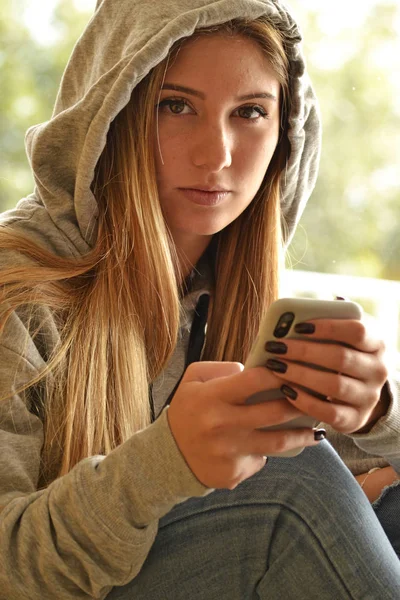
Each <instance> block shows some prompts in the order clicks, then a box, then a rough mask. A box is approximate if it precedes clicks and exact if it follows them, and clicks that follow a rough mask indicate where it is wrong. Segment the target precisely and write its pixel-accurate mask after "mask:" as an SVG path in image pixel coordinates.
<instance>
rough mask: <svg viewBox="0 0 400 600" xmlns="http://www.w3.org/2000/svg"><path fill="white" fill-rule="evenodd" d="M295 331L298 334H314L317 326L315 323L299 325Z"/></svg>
mask: <svg viewBox="0 0 400 600" xmlns="http://www.w3.org/2000/svg"><path fill="white" fill-rule="evenodd" d="M294 330H295V332H296V333H314V331H315V325H313V323H297V325H295V328H294Z"/></svg>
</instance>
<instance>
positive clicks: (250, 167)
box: [236, 135, 278, 188]
mask: <svg viewBox="0 0 400 600" xmlns="http://www.w3.org/2000/svg"><path fill="white" fill-rule="evenodd" d="M277 142H278V136H277V135H276V136H268V137H267V138H265V137H262V138H261V139H258V140H254V139H252V140H251V142H250V143H242V144H241V146H240V147H239V148H238V151H237V156H236V165H237V167H238V169H239V170H240V176H241V178H242V179H243V180H246V181H247V182H248V183H253V185H255V186H256V187H257V188H258V187H259V185H261V182H262V180H263V178H264V175H265V173H266V171H267V169H268V165H269V163H270V162H271V159H272V156H273V154H274V152H275V148H276V146H277Z"/></svg>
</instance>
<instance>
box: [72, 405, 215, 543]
mask: <svg viewBox="0 0 400 600" xmlns="http://www.w3.org/2000/svg"><path fill="white" fill-rule="evenodd" d="M167 412H168V407H166V408H165V409H164V410H163V412H162V413H161V415H160V416H159V417H158V419H156V421H154V423H152V424H151V425H149V426H148V427H146V428H145V429H143V430H141V431H139V432H137V433H136V434H134V435H133V436H132V437H131V438H130V439H128V440H127V441H126V442H124V443H123V444H121V446H119V447H118V448H116V449H115V450H113V451H112V452H111V453H110V454H108V455H107V456H106V457H104V456H96V457H92V458H90V459H86V460H85V461H82V462H81V463H80V464H79V465H77V471H78V473H76V475H77V476H78V478H79V487H80V491H81V495H82V497H83V498H82V499H84V503H85V504H87V506H88V508H89V507H90V511H91V514H93V515H97V520H98V522H99V521H100V520H101V525H102V527H105V528H107V529H108V528H109V529H110V530H112V532H113V534H114V535H117V536H118V537H119V538H120V539H121V540H125V541H127V542H129V541H131V540H132V539H133V535H135V540H136V542H137V541H138V537H137V536H138V533H139V531H138V530H142V531H143V534H144V532H145V530H146V528H147V527H148V526H149V525H151V524H155V523H156V521H157V520H158V519H160V518H161V517H163V516H164V515H165V514H166V513H167V512H169V511H170V510H171V509H172V508H173V507H174V506H175V505H176V504H179V503H181V502H184V501H185V500H187V499H189V498H191V497H194V496H205V495H207V494H209V493H211V492H212V491H213V489H211V488H207V487H205V486H204V485H203V484H202V483H201V482H200V481H199V480H198V479H197V478H196V477H195V475H194V474H193V472H192V471H191V469H190V468H189V466H188V465H187V463H186V461H185V459H184V457H183V455H182V454H181V452H180V450H179V448H178V446H177V444H176V442H175V440H174V437H173V435H172V432H171V429H170V427H169V423H168V418H167ZM99 524H100V522H99ZM134 532H135V534H134Z"/></svg>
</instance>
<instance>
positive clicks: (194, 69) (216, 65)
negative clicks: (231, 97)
mask: <svg viewBox="0 0 400 600" xmlns="http://www.w3.org/2000/svg"><path fill="white" fill-rule="evenodd" d="M177 77H179V78H180V79H182V78H183V79H185V82H186V83H188V82H191V83H192V84H193V85H194V86H195V84H197V86H200V84H207V83H210V82H213V84H214V85H215V84H216V83H218V82H219V83H220V84H221V85H224V86H229V85H234V86H237V85H238V84H243V85H246V84H247V83H248V84H252V83H253V84H255V83H258V84H262V83H264V84H268V83H269V84H271V85H273V84H275V83H276V84H277V80H276V76H275V73H274V71H273V69H272V67H271V65H270V62H269V61H268V59H267V57H266V55H265V54H264V52H263V50H262V48H261V46H260V45H259V44H258V43H257V42H256V41H255V40H252V39H250V38H248V37H245V36H242V35H234V36H230V35H229V36H228V35H226V34H219V33H216V34H207V35H196V34H194V35H193V36H192V37H191V38H188V39H187V40H185V41H184V42H183V44H182V47H181V48H180V49H179V51H178V54H177V56H176V57H175V59H174V60H173V61H172V62H171V64H170V66H169V68H168V70H167V78H168V80H169V81H172V79H174V83H179V82H178V81H175V79H176V78H177ZM180 82H181V81H180ZM275 87H276V86H275Z"/></svg>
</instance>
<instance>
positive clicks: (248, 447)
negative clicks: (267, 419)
mask: <svg viewBox="0 0 400 600" xmlns="http://www.w3.org/2000/svg"><path fill="white" fill-rule="evenodd" d="M320 441H321V440H315V438H314V431H313V430H312V429H280V430H277V431H253V432H252V433H251V435H249V436H248V437H247V438H246V439H243V440H242V441H241V447H240V448H239V449H238V450H239V452H240V453H243V454H245V455H246V454H253V455H261V456H268V455H269V454H281V453H283V452H287V451H289V450H293V449H295V448H304V447H306V446H316V445H318V444H319V443H320Z"/></svg>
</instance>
